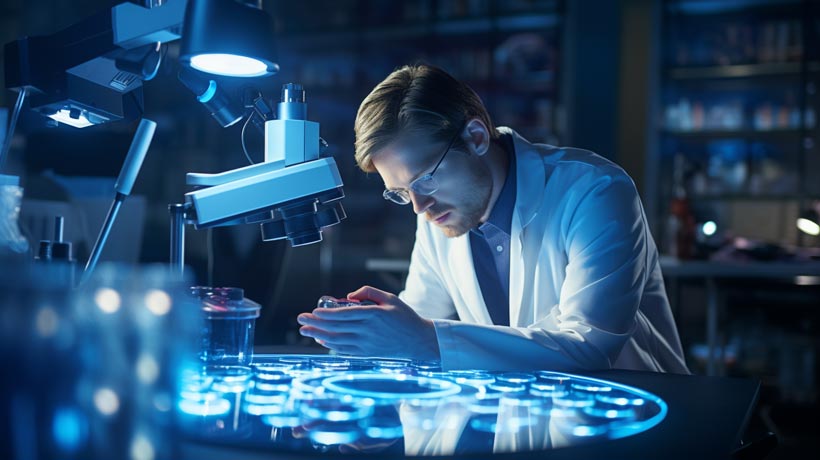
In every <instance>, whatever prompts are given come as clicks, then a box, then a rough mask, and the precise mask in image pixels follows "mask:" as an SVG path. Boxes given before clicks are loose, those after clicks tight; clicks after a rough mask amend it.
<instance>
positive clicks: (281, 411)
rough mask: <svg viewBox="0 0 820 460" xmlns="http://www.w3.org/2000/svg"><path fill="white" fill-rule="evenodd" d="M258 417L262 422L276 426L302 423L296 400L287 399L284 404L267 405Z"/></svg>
mask: <svg viewBox="0 0 820 460" xmlns="http://www.w3.org/2000/svg"><path fill="white" fill-rule="evenodd" d="M259 419H260V420H261V421H262V423H264V424H266V425H270V426H273V427H277V428H292V427H295V426H299V425H301V424H302V417H301V415H300V414H299V405H298V403H297V401H287V402H286V403H285V404H282V405H276V406H273V407H269V408H267V411H266V413H265V414H264V415H262V416H260V417H259Z"/></svg>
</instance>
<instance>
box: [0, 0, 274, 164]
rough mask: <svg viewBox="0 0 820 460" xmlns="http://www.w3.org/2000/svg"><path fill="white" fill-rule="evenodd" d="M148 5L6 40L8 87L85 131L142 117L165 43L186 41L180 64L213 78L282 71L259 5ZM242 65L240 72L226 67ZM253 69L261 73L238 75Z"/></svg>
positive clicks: (230, 0) (204, 0) (177, 0)
mask: <svg viewBox="0 0 820 460" xmlns="http://www.w3.org/2000/svg"><path fill="white" fill-rule="evenodd" d="M147 3H148V6H147V7H146V6H142V5H139V4H136V3H132V2H124V3H121V4H119V5H115V6H113V7H111V8H110V9H107V10H101V11H99V12H97V13H96V14H93V15H91V16H89V17H87V18H85V19H83V20H82V21H80V22H78V23H76V24H74V25H71V26H70V27H67V28H65V29H63V30H61V31H58V32H56V33H53V34H51V35H43V36H33V37H23V38H20V39H18V40H15V41H12V42H9V43H7V44H6V45H5V84H6V88H8V89H12V90H15V91H19V92H20V93H21V95H24V94H25V93H26V92H27V93H28V96H29V97H28V102H29V106H30V107H31V108H32V109H34V110H35V111H37V112H39V113H41V114H43V115H44V116H47V117H49V118H51V119H52V120H54V121H55V122H58V123H64V124H68V125H70V126H74V127H76V128H84V127H88V126H93V125H98V124H101V123H106V122H113V121H120V120H133V119H136V118H138V117H140V116H141V115H142V113H143V106H144V104H143V88H142V87H143V82H145V81H149V80H151V79H153V78H154V76H156V74H157V71H158V69H159V66H160V64H161V62H162V58H163V55H164V52H163V49H162V46H163V45H164V44H165V43H168V42H171V41H174V40H177V39H179V38H182V40H183V42H182V56H181V59H180V60H181V62H182V63H183V64H184V65H187V66H189V67H192V68H196V69H198V70H200V71H203V72H206V73H213V74H214V75H225V74H230V75H231V76H237V77H243V76H245V77H249V76H252V77H258V76H267V75H272V74H274V73H276V71H277V70H278V65H277V64H276V57H275V51H274V47H275V40H274V36H273V27H272V25H271V22H270V18H269V17H268V16H267V15H266V14H265V12H264V11H262V9H261V6H260V5H259V4H258V2H257V5H249V4H248V3H247V2H238V1H234V0H167V1H164V2H161V4H156V3H157V2H147ZM182 30H184V31H185V34H184V35H182V34H181V31H182ZM237 61H238V62H240V64H241V65H233V66H231V67H230V68H232V69H233V70H235V71H234V72H225V71H224V67H222V66H220V64H222V65H224V64H225V63H228V64H231V63H234V62H237ZM248 66H250V68H251V69H253V70H254V71H253V72H251V73H248V72H236V70H241V69H246V68H248ZM213 82H214V83H213V84H214V85H216V83H217V82H216V80H213ZM0 166H2V165H0Z"/></svg>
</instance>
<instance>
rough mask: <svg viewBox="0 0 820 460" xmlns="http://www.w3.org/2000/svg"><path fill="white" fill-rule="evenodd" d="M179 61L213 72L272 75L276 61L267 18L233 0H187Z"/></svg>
mask: <svg viewBox="0 0 820 460" xmlns="http://www.w3.org/2000/svg"><path fill="white" fill-rule="evenodd" d="M180 61H181V62H182V63H183V64H184V65H187V66H189V67H191V68H194V69H196V70H199V71H201V72H206V73H210V74H214V75H224V76H230V77H261V76H267V75H273V74H275V73H276V72H277V71H278V70H279V65H278V64H277V63H276V50H275V42H274V34H273V24H272V21H271V18H270V17H269V16H268V15H267V14H266V13H265V12H264V11H262V10H261V9H258V8H255V7H252V6H248V5H245V4H242V3H239V2H237V1H235V0H189V1H188V6H187V9H186V11H185V22H184V30H183V32H182V49H181V51H180Z"/></svg>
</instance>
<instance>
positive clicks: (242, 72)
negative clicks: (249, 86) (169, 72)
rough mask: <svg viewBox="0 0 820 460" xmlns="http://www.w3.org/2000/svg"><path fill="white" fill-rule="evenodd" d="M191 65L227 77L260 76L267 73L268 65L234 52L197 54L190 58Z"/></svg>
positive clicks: (202, 70)
mask: <svg viewBox="0 0 820 460" xmlns="http://www.w3.org/2000/svg"><path fill="white" fill-rule="evenodd" d="M191 67H193V68H194V69H196V70H199V71H201V72H206V73H210V74H215V75H225V76H228V77H261V76H262V75H266V74H267V73H268V66H267V65H266V64H265V63H264V62H262V61H260V60H259V59H254V58H250V57H247V56H239V55H236V54H222V53H213V54H198V55H196V56H193V57H192V58H191Z"/></svg>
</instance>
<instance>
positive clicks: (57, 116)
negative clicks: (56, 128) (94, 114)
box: [48, 109, 94, 128]
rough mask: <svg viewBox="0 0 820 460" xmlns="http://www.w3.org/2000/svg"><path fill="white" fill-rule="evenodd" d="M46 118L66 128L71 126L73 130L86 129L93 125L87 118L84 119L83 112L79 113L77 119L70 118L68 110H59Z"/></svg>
mask: <svg viewBox="0 0 820 460" xmlns="http://www.w3.org/2000/svg"><path fill="white" fill-rule="evenodd" d="M48 117H49V118H51V119H52V120H55V121H57V122H60V123H63V124H66V125H68V126H73V127H75V128H87V127H89V126H92V125H93V124H94V123H92V122H91V121H90V120H89V119H88V118H86V116H85V113H83V112H80V116H79V117H78V118H71V111H69V110H68V109H61V110H60V111H58V112H57V113H53V114H51V115H49V116H48Z"/></svg>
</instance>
